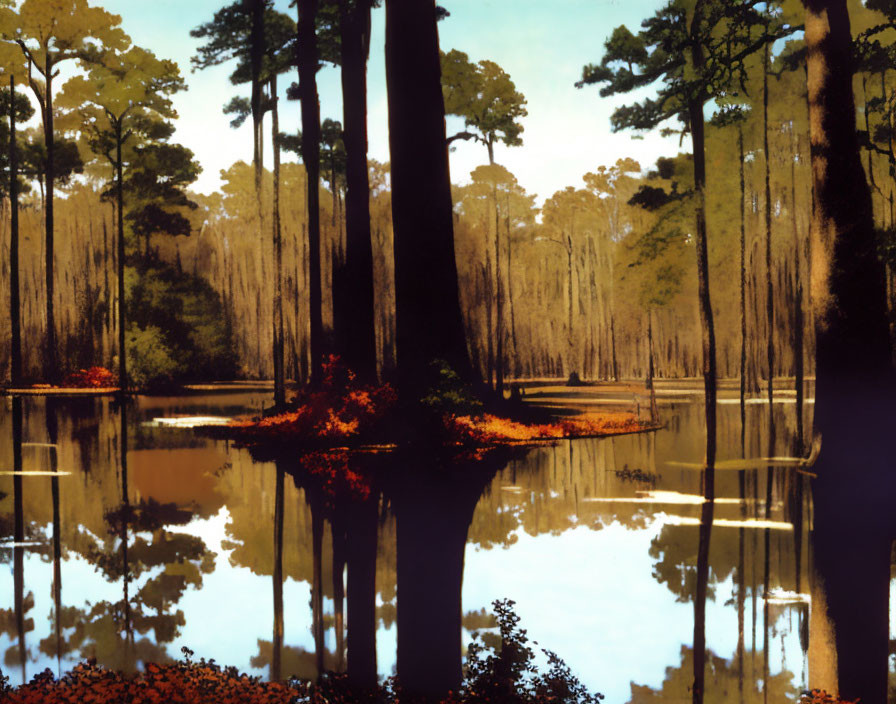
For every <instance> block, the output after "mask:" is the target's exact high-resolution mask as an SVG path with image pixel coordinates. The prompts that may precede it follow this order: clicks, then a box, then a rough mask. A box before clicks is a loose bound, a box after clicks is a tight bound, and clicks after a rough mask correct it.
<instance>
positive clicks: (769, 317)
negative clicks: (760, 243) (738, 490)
mask: <svg viewBox="0 0 896 704" xmlns="http://www.w3.org/2000/svg"><path fill="white" fill-rule="evenodd" d="M767 31H768V27H767V26H766V32H767ZM770 52H771V47H770V45H769V43H768V42H766V44H765V49H764V50H763V54H762V148H763V150H764V153H765V160H764V161H765V296H766V298H765V320H766V326H767V328H768V339H767V340H766V363H767V367H768V412H769V418H770V419H771V417H772V415H773V413H772V409H773V408H774V405H773V404H774V398H775V391H774V380H775V298H774V295H775V290H774V285H773V284H772V185H771V184H772V182H771V172H772V171H771V154H770V153H769V146H768V71H769V53H770ZM769 422H771V420H770V421H769Z"/></svg>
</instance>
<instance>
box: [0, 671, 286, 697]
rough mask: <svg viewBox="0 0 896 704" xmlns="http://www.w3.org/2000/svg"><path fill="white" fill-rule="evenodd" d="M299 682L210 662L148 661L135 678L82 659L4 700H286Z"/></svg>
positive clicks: (31, 683)
mask: <svg viewBox="0 0 896 704" xmlns="http://www.w3.org/2000/svg"><path fill="white" fill-rule="evenodd" d="M300 695H302V692H301V691H300V689H299V688H298V687H295V686H290V685H287V684H282V683H279V682H261V681H260V680H259V679H258V678H255V677H250V676H249V675H245V674H242V673H240V672H238V671H237V670H236V669H235V668H224V669H222V668H220V667H218V666H217V665H215V664H213V663H206V662H204V661H203V662H200V663H186V664H184V663H178V664H176V665H153V664H150V665H147V666H146V669H145V670H144V671H143V672H141V673H139V674H137V675H136V676H134V677H126V676H124V675H122V674H121V673H118V672H113V671H111V670H106V669H104V668H102V667H99V666H97V665H96V663H95V662H92V661H91V662H87V663H83V664H80V665H77V666H76V667H75V669H74V670H72V671H71V672H70V673H68V674H66V675H65V676H64V677H62V678H61V679H60V680H58V681H57V680H56V679H54V677H53V674H52V672H50V671H49V670H46V671H45V672H44V673H42V674H40V675H37V676H36V677H35V678H34V679H33V680H31V682H30V683H28V684H26V685H23V686H21V687H18V688H17V689H13V690H11V691H8V692H6V693H4V698H3V701H4V702H6V703H8V704H82V703H83V704H118V703H119V702H121V703H122V704H123V703H124V702H129V703H130V704H205V703H206V702H208V703H211V702H214V703H215V704H287V702H292V701H295V699H296V698H297V697H299V696H300Z"/></svg>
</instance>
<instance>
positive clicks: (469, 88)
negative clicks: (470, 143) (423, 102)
mask: <svg viewBox="0 0 896 704" xmlns="http://www.w3.org/2000/svg"><path fill="white" fill-rule="evenodd" d="M441 63H442V92H443V94H444V97H445V113H446V114H448V115H457V116H458V117H462V118H463V119H464V122H465V123H466V126H467V127H468V128H469V129H470V130H473V131H472V132H460V133H459V134H456V135H454V136H453V137H451V138H450V139H449V140H448V141H449V142H452V141H454V140H455V139H474V140H476V141H477V142H480V143H481V144H483V145H485V148H486V149H487V150H488V163H489V164H494V163H495V144H496V143H497V142H499V141H500V142H503V143H504V144H506V145H507V146H508V147H518V146H520V145H521V144H522V143H523V140H522V137H520V135H521V134H522V133H523V125H522V124H521V123H520V120H521V119H522V118H524V117H526V115H528V114H529V113H528V111H527V110H526V98H525V96H524V95H523V94H522V93H520V92H519V91H518V90H517V89H516V85H515V84H514V82H513V81H512V80H511V78H510V76H509V75H508V74H507V72H505V71H504V69H502V68H501V67H500V66H498V64H496V63H495V62H494V61H480V62H479V63H475V64H474V63H472V62H471V61H470V59H469V57H468V56H467V54H465V53H463V52H462V51H457V50H456V49H452V50H451V51H449V52H448V53H447V54H445V53H442V54H441Z"/></svg>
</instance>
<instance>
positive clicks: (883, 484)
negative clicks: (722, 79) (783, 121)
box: [803, 0, 894, 702]
mask: <svg viewBox="0 0 896 704" xmlns="http://www.w3.org/2000/svg"><path fill="white" fill-rule="evenodd" d="M803 4H804V5H805V7H806V10H807V12H806V24H805V27H806V30H805V36H806V44H807V48H808V86H809V128H810V138H811V155H812V173H813V186H814V193H815V207H814V209H813V217H812V227H811V240H812V255H811V262H810V266H811V273H812V275H811V298H812V309H813V311H814V323H815V331H816V355H817V383H816V398H817V402H816V406H815V431H816V433H819V432H820V433H821V435H822V436H823V442H822V446H821V451H820V454H819V457H818V462H817V464H816V467H815V471H816V473H817V475H818V477H817V479H815V480H814V481H813V484H812V488H813V499H814V507H815V508H814V514H815V515H816V516H825V515H828V516H830V515H835V514H834V513H833V512H836V515H838V516H841V517H842V520H837V521H824V520H821V521H815V531H814V534H813V548H814V550H813V554H814V564H815V568H816V581H815V587H814V588H813V603H812V612H813V625H814V626H818V625H819V624H824V621H825V620H826V621H828V623H827V626H828V629H827V634H828V635H829V636H830V637H829V639H828V642H827V645H829V646H830V648H831V650H832V651H833V652H830V651H829V652H827V653H826V655H827V657H825V658H824V660H825V661H826V662H825V663H824V664H825V667H824V668H823V669H822V670H821V671H819V670H816V669H814V668H815V666H817V665H819V664H820V662H821V661H819V659H818V658H817V657H815V656H816V655H817V654H818V648H817V646H818V644H819V641H820V640H821V638H820V637H822V636H824V635H825V631H826V629H825V628H821V629H819V628H818V627H816V628H813V629H812V630H811V631H810V633H811V634H812V638H813V643H812V644H810V651H812V652H810V677H811V679H810V686H812V687H815V686H824V687H825V688H826V689H828V691H830V692H831V693H833V694H839V695H840V696H841V697H842V698H844V699H856V698H861V700H862V701H865V702H884V701H886V699H887V669H888V667H887V653H888V627H887V623H888V596H887V591H888V584H889V574H890V569H889V562H890V542H891V540H892V535H893V528H894V526H893V519H892V507H891V506H890V505H889V504H890V503H891V497H892V495H893V491H894V487H893V479H892V471H891V466H890V465H891V464H892V455H893V447H892V445H893V442H892V428H891V427H890V426H891V425H892V417H893V409H892V400H891V399H892V396H893V391H892V389H893V384H892V368H891V359H890V345H889V334H888V329H887V312H886V294H885V284H884V270H883V264H882V262H881V261H880V259H879V258H878V255H877V250H876V241H875V235H874V221H873V214H872V208H871V194H870V191H869V189H868V184H867V182H866V180H865V174H864V170H863V168H862V163H861V157H860V153H859V145H858V140H857V137H856V118H855V103H854V98H853V93H852V76H853V72H852V65H853V64H852V55H851V50H852V38H851V34H850V23H849V14H848V11H847V8H846V0H804V1H803ZM847 577H848V578H847ZM845 578H847V579H845ZM857 603H858V604H862V605H863V607H862V608H861V609H856V608H855V604H857ZM825 617H826V618H825ZM826 675H828V676H829V678H828V679H825V676H826Z"/></svg>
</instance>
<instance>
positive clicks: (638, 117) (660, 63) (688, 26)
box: [577, 0, 789, 704]
mask: <svg viewBox="0 0 896 704" xmlns="http://www.w3.org/2000/svg"><path fill="white" fill-rule="evenodd" d="M759 5H763V6H764V3H760V2H757V1H756V0H737V1H736V2H721V1H720V0H669V2H667V3H666V4H665V5H664V6H663V7H662V8H661V9H660V10H658V11H657V12H656V13H655V14H654V16H653V17H650V18H648V19H646V20H644V22H643V23H642V30H641V31H640V32H639V33H638V34H637V35H634V34H632V33H631V32H629V31H628V30H625V31H624V32H623V30H622V29H619V30H617V31H616V32H614V35H613V36H611V41H609V42H607V45H606V51H605V54H604V58H603V60H602V61H601V63H600V64H599V65H593V64H592V65H588V66H586V67H585V68H584V70H583V74H582V80H581V81H580V82H579V83H578V84H577V85H579V86H583V85H585V84H592V83H606V84H607V85H606V86H604V87H603V88H602V89H601V95H605V96H606V95H613V94H617V93H627V92H630V91H632V90H634V89H637V88H643V87H647V86H650V85H652V84H654V83H655V82H657V81H659V80H661V81H662V82H663V83H662V86H661V87H660V88H659V90H658V95H657V97H656V98H647V99H645V100H644V101H642V102H641V103H637V104H635V105H631V106H624V107H622V108H619V109H618V110H616V112H615V113H614V114H613V117H612V123H613V129H614V130H619V129H624V128H633V129H640V130H644V129H651V128H654V127H656V126H658V125H659V124H661V123H663V122H665V121H666V120H668V119H669V118H672V117H678V118H679V119H681V120H682V121H683V122H684V125H685V129H686V130H687V131H688V132H689V133H690V135H691V144H692V154H693V169H694V206H695V208H694V209H695V240H696V252H697V277H698V299H699V305H700V320H701V327H702V333H703V334H702V352H703V379H704V390H705V414H706V471H705V472H704V475H703V479H704V481H703V492H704V495H705V496H706V498H707V499H710V501H708V502H707V505H708V506H711V505H712V504H711V499H712V498H713V497H714V494H715V486H714V482H715V471H714V469H715V455H716V395H717V381H716V375H717V374H716V340H715V321H714V318H713V310H712V303H711V297H710V289H709V263H708V249H707V227H706V152H705V117H704V107H705V105H706V103H707V102H709V101H711V100H713V99H714V98H717V97H718V96H719V95H720V94H721V93H722V92H724V91H725V90H726V89H730V88H732V87H734V86H736V85H737V84H736V81H737V80H738V79H741V78H743V76H744V73H743V72H744V65H743V62H744V59H745V58H746V57H747V56H750V55H751V54H753V53H754V52H756V51H758V50H760V49H762V48H763V47H764V46H765V45H766V44H767V43H768V42H769V41H773V40H774V39H777V38H779V36H784V35H785V34H787V33H789V30H787V31H783V30H782V32H781V34H780V35H775V34H774V33H772V32H763V33H761V34H760V35H759V37H758V38H757V37H756V36H755V31H754V28H755V27H757V26H761V25H764V22H763V18H762V16H761V13H760V11H759V9H757V6H759ZM622 36H624V38H625V41H618V42H614V41H613V40H614V38H616V37H622ZM703 523H705V524H706V525H707V529H706V530H705V531H704V532H705V536H704V535H703V534H702V533H701V540H700V558H701V559H704V561H705V556H704V555H703V552H704V551H708V550H709V542H710V541H709V526H711V525H712V513H711V511H710V513H709V515H708V516H704V521H703ZM704 537H705V540H704ZM701 589H702V590H705V589H706V584H705V581H704V582H702V583H699V584H698V594H697V598H696V599H695V614H694V650H695V653H696V654H697V655H698V656H699V657H698V658H695V668H694V686H693V698H694V702H695V704H697V703H698V702H702V701H703V693H704V692H703V690H704V671H703V667H702V663H703V662H704V652H705V610H704V609H701V608H700V604H705V593H704V594H701V593H699V592H701Z"/></svg>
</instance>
